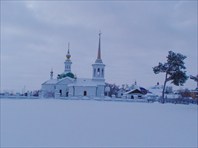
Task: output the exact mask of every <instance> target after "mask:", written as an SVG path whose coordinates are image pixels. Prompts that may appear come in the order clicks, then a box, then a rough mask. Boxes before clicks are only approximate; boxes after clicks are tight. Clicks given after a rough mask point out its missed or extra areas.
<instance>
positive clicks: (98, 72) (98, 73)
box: [97, 68, 100, 76]
mask: <svg viewBox="0 0 198 148" xmlns="http://www.w3.org/2000/svg"><path fill="white" fill-rule="evenodd" d="M97 75H98V76H99V75H100V68H98V71H97Z"/></svg>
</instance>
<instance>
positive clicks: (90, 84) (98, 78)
mask: <svg viewBox="0 0 198 148" xmlns="http://www.w3.org/2000/svg"><path fill="white" fill-rule="evenodd" d="M70 58H71V55H70V49H69V45H68V52H67V55H66V60H65V62H64V64H65V70H64V72H63V73H62V74H59V75H58V76H57V79H54V78H53V70H51V72H50V79H49V80H47V81H46V82H44V83H43V84H42V86H41V96H42V97H55V98H57V97H71V96H73V97H83V96H88V97H103V96H104V92H105V64H103V62H102V58H101V33H99V45H98V53H97V59H96V61H95V63H94V64H92V69H93V70H92V71H93V72H92V78H90V79H87V78H77V77H76V76H75V75H74V74H73V73H72V71H71V65H72V62H71V59H70Z"/></svg>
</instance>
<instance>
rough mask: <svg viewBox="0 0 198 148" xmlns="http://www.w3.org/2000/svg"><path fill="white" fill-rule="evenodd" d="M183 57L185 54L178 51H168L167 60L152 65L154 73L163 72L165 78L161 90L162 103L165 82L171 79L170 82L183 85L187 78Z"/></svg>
mask: <svg viewBox="0 0 198 148" xmlns="http://www.w3.org/2000/svg"><path fill="white" fill-rule="evenodd" d="M184 59H186V56H184V55H182V54H180V53H174V52H173V51H169V53H168V56H167V62H166V63H164V64H162V63H159V64H158V66H155V67H153V71H154V73H155V74H159V73H165V80H164V86H163V91H162V103H164V92H165V88H166V83H167V82H168V81H171V83H172V84H174V85H176V86H179V85H183V84H184V83H185V82H186V80H187V79H188V76H187V75H186V71H185V69H186V67H185V66H184Z"/></svg>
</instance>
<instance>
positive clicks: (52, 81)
mask: <svg viewBox="0 0 198 148" xmlns="http://www.w3.org/2000/svg"><path fill="white" fill-rule="evenodd" d="M57 82H59V80H57V79H50V80H47V81H45V82H44V83H43V84H42V85H44V84H51V85H52V84H56V83H57Z"/></svg>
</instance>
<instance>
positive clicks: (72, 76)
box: [57, 72, 74, 79]
mask: <svg viewBox="0 0 198 148" xmlns="http://www.w3.org/2000/svg"><path fill="white" fill-rule="evenodd" d="M65 77H70V78H74V74H73V73H71V72H68V73H62V74H58V76H57V79H62V78H65Z"/></svg>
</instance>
